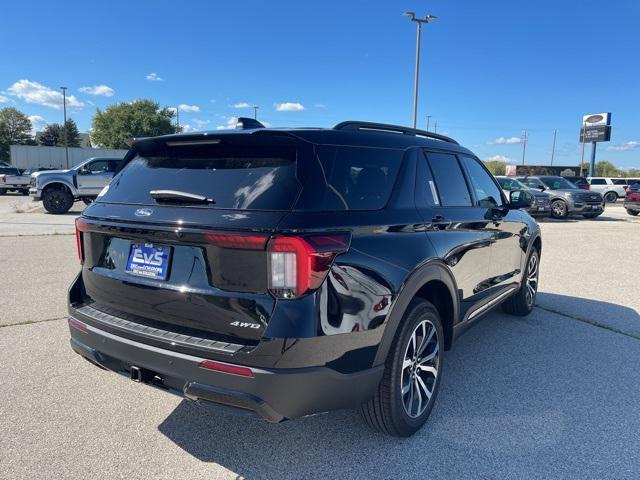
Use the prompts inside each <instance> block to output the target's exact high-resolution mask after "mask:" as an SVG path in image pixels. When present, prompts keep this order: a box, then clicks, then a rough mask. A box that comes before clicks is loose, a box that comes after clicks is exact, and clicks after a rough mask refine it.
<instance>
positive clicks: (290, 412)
mask: <svg viewBox="0 0 640 480" xmlns="http://www.w3.org/2000/svg"><path fill="white" fill-rule="evenodd" d="M72 318H73V317H72ZM70 321H71V322H73V323H75V324H76V325H78V323H77V322H79V321H78V320H75V319H73V320H70ZM80 325H81V326H82V329H79V328H77V327H74V326H72V325H70V331H71V347H72V348H73V350H74V351H75V352H76V353H78V354H79V355H81V356H83V357H85V358H86V359H87V360H89V361H90V362H92V363H94V364H96V365H98V366H100V367H102V368H105V369H107V370H110V371H113V372H116V373H120V374H122V375H125V376H127V377H130V376H131V370H132V367H137V368H138V369H140V371H141V372H142V374H141V375H139V376H138V380H140V381H141V382H142V383H146V384H149V385H152V386H155V387H158V388H162V389H164V390H167V391H169V392H171V393H174V394H177V395H180V396H183V397H186V398H188V399H191V400H195V401H200V402H206V403H214V404H221V405H225V406H227V407H232V408H234V409H239V410H240V411H244V412H255V413H257V414H258V415H260V416H261V417H263V418H264V419H266V420H268V421H271V422H279V421H282V420H285V419H288V418H296V417H302V416H305V415H311V414H314V413H321V412H326V411H330V410H338V409H341V408H352V407H355V406H357V405H360V404H362V403H364V402H365V401H367V400H368V399H369V398H370V397H371V396H372V395H373V394H374V392H375V389H376V388H377V386H378V384H379V382H380V380H381V378H382V373H383V366H379V367H375V368H371V369H368V370H364V371H359V372H356V373H349V374H344V373H339V372H336V371H335V370H332V369H331V368H328V367H311V368H296V369H263V368H254V367H250V368H251V370H252V372H253V377H246V376H241V375H236V374H232V373H223V372H218V371H212V370H208V369H205V368H202V367H200V364H201V363H202V362H203V361H205V360H206V359H204V358H200V357H196V356H192V355H186V354H183V353H179V352H173V351H168V350H164V349H161V348H158V347H155V346H152V345H147V344H143V343H139V342H135V341H133V340H129V339H126V338H123V337H119V336H116V335H114V334H111V333H109V332H106V331H103V330H100V329H98V328H96V327H94V326H91V325H88V324H84V323H81V322H80ZM134 371H136V369H134Z"/></svg>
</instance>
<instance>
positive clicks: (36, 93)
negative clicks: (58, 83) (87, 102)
mask: <svg viewBox="0 0 640 480" xmlns="http://www.w3.org/2000/svg"><path fill="white" fill-rule="evenodd" d="M7 90H8V92H9V93H10V94H11V95H13V96H15V97H18V98H20V99H22V100H24V101H25V102H27V103H35V104H37V105H43V106H45V107H51V108H57V109H61V108H62V93H60V92H58V91H56V90H52V89H50V88H49V87H45V86H44V85H42V84H40V83H38V82H32V81H30V80H18V81H17V82H16V83H14V84H13V85H11V86H10V87H9V88H8V89H7ZM67 107H70V108H82V107H84V103H83V102H81V101H80V100H78V99H77V98H76V97H74V96H73V95H67Z"/></svg>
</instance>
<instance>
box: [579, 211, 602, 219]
mask: <svg viewBox="0 0 640 480" xmlns="http://www.w3.org/2000/svg"><path fill="white" fill-rule="evenodd" d="M600 215H602V212H600V213H584V214H583V215H582V216H583V217H584V218H592V219H593V218H597V217H599V216H600Z"/></svg>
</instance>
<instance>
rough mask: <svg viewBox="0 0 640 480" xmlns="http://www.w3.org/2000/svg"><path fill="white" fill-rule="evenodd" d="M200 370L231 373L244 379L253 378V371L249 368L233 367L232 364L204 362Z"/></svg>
mask: <svg viewBox="0 0 640 480" xmlns="http://www.w3.org/2000/svg"><path fill="white" fill-rule="evenodd" d="M200 368H206V369H207V370H214V371H216V372H222V373H231V374H233V375H240V376H242V377H253V370H251V369H250V368H249V367H241V366H240V365H231V364H230V363H220V362H214V361H213V360H205V361H204V362H201V363H200Z"/></svg>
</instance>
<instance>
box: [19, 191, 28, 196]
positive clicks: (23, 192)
mask: <svg viewBox="0 0 640 480" xmlns="http://www.w3.org/2000/svg"><path fill="white" fill-rule="evenodd" d="M20 193H21V194H22V195H24V196H25V197H26V196H27V195H29V190H20Z"/></svg>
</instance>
